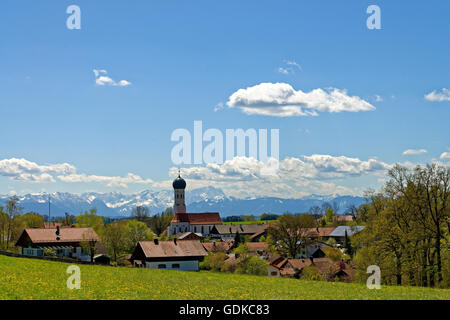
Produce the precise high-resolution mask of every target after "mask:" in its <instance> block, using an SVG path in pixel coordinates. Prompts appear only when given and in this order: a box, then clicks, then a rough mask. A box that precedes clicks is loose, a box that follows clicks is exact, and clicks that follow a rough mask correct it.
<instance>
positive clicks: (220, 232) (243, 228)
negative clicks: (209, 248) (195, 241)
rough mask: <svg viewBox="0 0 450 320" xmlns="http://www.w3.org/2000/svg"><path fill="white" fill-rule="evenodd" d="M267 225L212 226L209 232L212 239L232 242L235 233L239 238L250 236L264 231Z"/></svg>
mask: <svg viewBox="0 0 450 320" xmlns="http://www.w3.org/2000/svg"><path fill="white" fill-rule="evenodd" d="M267 227H268V225H267V224H239V225H236V224H234V225H225V224H221V225H214V226H213V228H212V229H211V231H210V236H211V237H212V238H220V239H222V240H224V241H226V240H232V239H234V237H235V236H236V234H237V233H239V235H241V236H249V237H250V236H252V235H254V234H256V233H259V232H261V231H264V230H266V229H267Z"/></svg>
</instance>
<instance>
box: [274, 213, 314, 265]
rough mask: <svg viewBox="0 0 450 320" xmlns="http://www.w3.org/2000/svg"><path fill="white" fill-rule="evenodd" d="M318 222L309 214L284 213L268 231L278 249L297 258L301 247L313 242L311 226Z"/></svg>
mask: <svg viewBox="0 0 450 320" xmlns="http://www.w3.org/2000/svg"><path fill="white" fill-rule="evenodd" d="M316 224H317V222H316V219H315V218H314V217H313V216H312V215H309V214H296V215H291V214H284V215H282V216H281V217H280V218H279V219H278V220H277V221H276V222H274V223H273V224H271V225H270V226H269V228H268V229H267V232H268V234H269V235H270V236H271V237H272V239H273V240H272V241H273V242H274V246H275V247H276V249H278V250H280V251H281V252H283V253H284V254H285V255H287V256H289V257H291V258H295V256H296V255H297V254H298V253H299V252H300V250H301V248H303V247H306V246H307V245H309V244H310V243H312V242H313V240H311V239H310V236H309V235H310V229H309V228H314V227H315V226H316Z"/></svg>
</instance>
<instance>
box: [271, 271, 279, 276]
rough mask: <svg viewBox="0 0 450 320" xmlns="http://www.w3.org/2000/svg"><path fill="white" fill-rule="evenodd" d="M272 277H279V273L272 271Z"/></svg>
mask: <svg viewBox="0 0 450 320" xmlns="http://www.w3.org/2000/svg"><path fill="white" fill-rule="evenodd" d="M270 275H271V276H277V275H278V272H276V271H272V272H271V273H270Z"/></svg>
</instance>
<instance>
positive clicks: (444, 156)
mask: <svg viewBox="0 0 450 320" xmlns="http://www.w3.org/2000/svg"><path fill="white" fill-rule="evenodd" d="M439 158H440V159H441V160H450V152H443V153H442V154H441V156H440V157H439Z"/></svg>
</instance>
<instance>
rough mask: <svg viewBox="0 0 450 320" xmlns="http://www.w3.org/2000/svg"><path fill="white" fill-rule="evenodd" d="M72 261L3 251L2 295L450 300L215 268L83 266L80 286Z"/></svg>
mask: <svg viewBox="0 0 450 320" xmlns="http://www.w3.org/2000/svg"><path fill="white" fill-rule="evenodd" d="M68 266H69V264H67V263H60V262H50V261H43V260H34V259H26V258H11V257H6V256H2V255H0V299H2V300H5V299H8V300H10V299H26V300H29V299H51V300H53V299H60V300H67V299H102V300H103V299H105V300H109V299H139V300H140V299H159V300H169V299H182V300H185V299H187V300H193V299H195V300H203V299H212V300H230V299H251V300H254V299H286V300H287V299H289V300H294V299H421V300H422V299H447V300H448V299H450V290H439V289H429V288H416V287H382V289H381V290H369V289H367V288H366V287H365V286H364V285H363V284H346V283H329V282H321V281H317V282H314V281H301V280H296V279H281V278H268V277H261V276H246V275H234V274H226V273H212V272H203V271H201V272H183V271H167V270H149V269H132V268H114V267H103V266H89V265H81V266H80V268H81V289H80V290H69V289H67V287H66V281H67V278H68V274H67V273H66V269H67V267H68Z"/></svg>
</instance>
